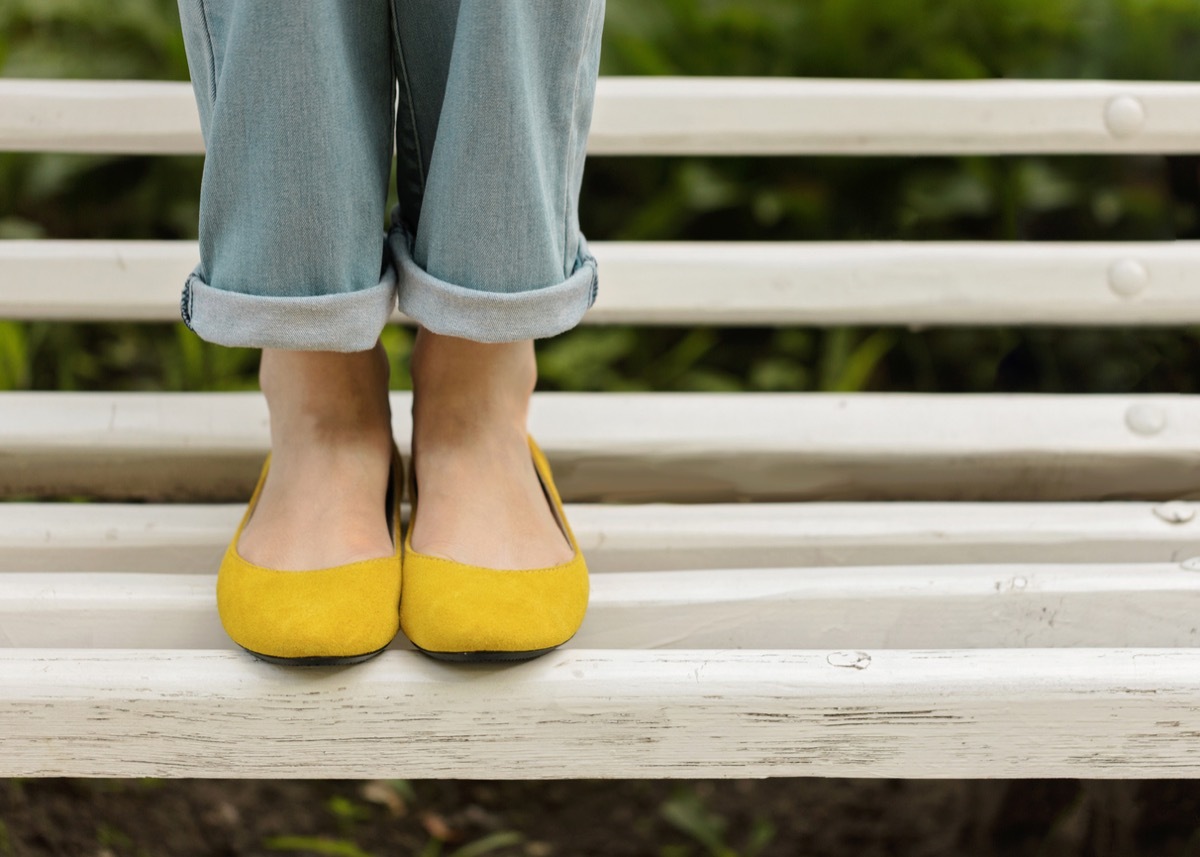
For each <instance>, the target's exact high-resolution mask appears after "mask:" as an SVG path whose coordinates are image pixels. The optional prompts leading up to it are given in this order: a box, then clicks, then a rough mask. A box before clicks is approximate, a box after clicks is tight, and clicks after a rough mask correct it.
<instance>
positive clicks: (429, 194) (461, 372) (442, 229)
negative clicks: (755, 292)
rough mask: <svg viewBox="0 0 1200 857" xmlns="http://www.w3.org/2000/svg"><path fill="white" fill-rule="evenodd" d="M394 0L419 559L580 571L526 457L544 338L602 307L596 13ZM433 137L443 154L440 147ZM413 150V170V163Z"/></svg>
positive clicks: (475, 0)
mask: <svg viewBox="0 0 1200 857" xmlns="http://www.w3.org/2000/svg"><path fill="white" fill-rule="evenodd" d="M436 8H437V9H438V10H441V13H442V14H450V13H449V12H447V11H446V10H448V9H449V10H452V12H453V14H454V16H455V30H454V36H453V40H452V42H450V43H445V42H443V43H442V44H440V45H436V44H435V45H431V44H430V43H429V42H428V41H427V40H426V39H425V38H424V37H423V33H424V32H426V31H427V29H428V27H427V24H426V22H425V21H423V20H422V16H423V15H424V14H428V13H429V9H430V3H429V0H396V3H395V9H396V16H395V21H396V25H397V31H396V38H397V50H396V57H397V76H398V78H399V80H400V104H399V117H398V120H397V135H398V137H397V148H398V150H399V151H400V153H401V163H400V165H399V169H400V174H399V185H400V186H399V196H400V206H399V207H398V209H397V210H396V211H395V212H393V216H392V221H393V229H392V232H391V234H390V236H389V245H390V246H391V248H392V252H393V258H394V259H395V264H396V267H397V270H398V278H399V279H398V298H399V303H400V308H401V309H402V310H403V311H404V312H405V313H407V314H408V315H409V316H411V317H412V318H414V319H415V320H416V321H417V322H418V323H419V324H420V329H419V330H418V336H417V341H416V346H415V349H414V353H413V365H412V369H413V389H414V399H413V442H412V449H413V463H414V467H415V470H416V473H417V474H418V477H419V482H420V484H419V493H420V496H421V503H422V514H421V516H420V518H419V521H418V524H417V526H416V527H415V528H414V531H413V533H412V543H413V547H414V549H415V550H419V551H422V552H425V553H430V554H433V555H437V556H441V557H446V558H452V559H455V560H458V561H460V562H466V563H473V564H477V565H482V566H487V567H491V568H501V569H503V568H509V569H515V568H530V567H542V566H549V565H554V564H556V563H559V562H563V561H565V560H566V559H569V558H570V556H571V550H570V547H569V545H568V544H567V542H566V539H565V538H564V535H563V533H562V532H561V530H560V529H559V527H558V525H557V523H556V522H555V520H554V517H553V515H552V513H551V510H550V509H549V508H548V505H547V503H546V498H545V496H544V494H543V493H542V489H541V486H540V483H539V482H538V478H537V474H536V473H535V471H534V468H533V465H532V463H531V461H530V457H529V448H528V445H527V443H526V434H525V431H526V430H525V425H526V417H527V412H528V407H529V399H530V393H531V392H532V390H533V387H534V384H535V381H536V374H537V370H536V364H535V362H534V350H533V340H534V339H535V338H541V337H547V336H552V335H555V334H557V333H561V332H563V331H565V330H567V329H569V328H571V327H573V326H574V325H575V324H577V323H578V321H579V319H580V318H581V317H582V315H583V313H584V312H585V311H586V310H587V309H588V307H590V306H591V304H592V302H593V301H594V299H595V294H596V283H597V280H596V265H595V260H594V258H592V256H591V255H590V253H588V251H587V244H586V240H585V239H584V237H583V235H582V234H581V232H580V230H579V221H578V194H579V186H580V183H581V180H582V174H583V165H584V150H585V146H586V140H587V133H588V129H589V126H590V121H591V109H592V100H593V95H594V88H595V80H596V71H597V67H598V62H599V48H600V32H601V27H602V21H603V13H604V4H603V2H602V0H590V2H577V0H537V2H532V0H531V2H521V3H516V2H508V0H504V2H491V0H462V2H461V3H444V2H442V3H439V4H438V5H437V6H436ZM435 139H436V146H434V145H433V140H435ZM406 151H408V152H410V153H411V154H410V156H409V158H408V159H407V160H405V159H404V153H405V152H406Z"/></svg>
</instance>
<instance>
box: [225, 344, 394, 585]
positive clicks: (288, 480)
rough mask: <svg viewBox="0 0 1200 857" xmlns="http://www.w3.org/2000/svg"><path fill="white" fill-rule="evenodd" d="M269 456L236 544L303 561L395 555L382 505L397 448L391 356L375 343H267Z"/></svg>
mask: <svg viewBox="0 0 1200 857" xmlns="http://www.w3.org/2000/svg"><path fill="white" fill-rule="evenodd" d="M259 383H260V385H261V386H262V390H263V394H264V395H265V396H266V399H267V406H268V407H269V409H270V412H271V466H270V469H269V470H268V473H267V481H266V484H264V485H263V490H262V494H261V495H260V496H259V498H258V503H257V505H256V506H255V509H254V512H253V514H252V515H251V517H250V520H249V521H248V522H247V524H246V528H245V529H244V530H243V531H242V536H241V539H240V540H239V542H238V552H239V553H240V554H241V555H242V557H243V558H245V559H246V560H247V561H249V562H252V563H255V564H256V565H261V566H265V567H267V568H273V569H280V570H288V571H304V570H308V569H318V568H329V567H332V566H336V565H342V564H344V563H348V562H356V561H358V560H364V559H373V558H375V557H385V556H391V555H393V554H394V553H395V548H394V547H393V545H392V534H391V518H390V515H389V513H388V510H387V509H386V508H385V507H384V501H385V500H386V498H387V487H388V474H389V471H390V467H391V456H392V428H391V409H390V406H389V404H388V399H387V389H388V361H387V354H386V353H385V352H384V349H383V346H382V345H381V344H380V343H378V342H377V343H376V344H375V347H374V348H373V349H371V350H369V351H359V352H354V353H341V352H335V351H279V350H273V349H265V350H264V351H263V355H262V363H261V365H260V368H259Z"/></svg>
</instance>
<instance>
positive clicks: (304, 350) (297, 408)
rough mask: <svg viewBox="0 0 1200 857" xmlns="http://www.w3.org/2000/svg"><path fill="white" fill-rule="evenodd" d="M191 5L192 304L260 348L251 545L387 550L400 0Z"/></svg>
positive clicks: (286, 551)
mask: <svg viewBox="0 0 1200 857" xmlns="http://www.w3.org/2000/svg"><path fill="white" fill-rule="evenodd" d="M179 7H180V14H181V20H182V22H183V27H184V36H185V44H186V46H187V51H188V60H189V64H190V67H191V72H192V80H193V85H194V88H195V92H196V99H197V104H198V106H199V109H200V117H201V125H202V129H203V132H204V136H205V143H206V148H207V157H206V161H205V170H204V178H203V186H202V195H201V212H200V254H201V262H200V264H199V266H198V267H197V268H196V270H195V272H193V274H192V275H191V276H190V277H189V278H188V281H187V283H186V284H185V287H184V293H183V298H182V302H181V313H182V315H183V318H184V320H185V322H186V323H187V324H188V325H189V326H190V327H191V328H192V329H193V330H194V331H195V332H196V333H197V334H198V335H200V336H201V337H202V338H204V339H206V340H208V341H210V342H215V343H218V344H221V345H230V346H244V347H256V348H262V349H264V351H263V358H262V364H261V367H260V380H261V383H262V388H263V392H264V394H265V396H266V399H267V404H268V407H269V410H270V413H271V444H272V460H271V470H270V474H269V478H268V479H267V482H266V484H265V486H264V490H263V494H262V497H261V498H260V501H259V503H258V504H257V506H256V507H255V511H254V514H253V516H252V518H251V520H250V522H249V523H248V525H247V527H246V528H245V530H244V532H243V533H242V537H241V541H240V544H239V549H240V551H241V553H242V554H243V555H244V556H245V558H246V559H247V560H249V561H251V562H255V563H258V564H261V565H264V566H267V567H270V568H278V569H290V570H304V569H311V568H321V567H327V566H331V565H336V564H340V563H343V562H351V561H354V560H359V559H366V558H369V557H375V556H386V555H388V554H390V553H391V550H392V545H391V536H390V532H389V527H388V520H387V518H386V516H385V515H383V514H380V510H381V509H383V505H384V498H385V492H386V489H387V475H388V468H389V461H390V444H391V425H390V414H389V412H388V406H387V361H386V359H385V357H384V355H383V353H382V349H381V347H380V346H379V344H378V336H379V332H380V330H381V329H382V327H383V325H384V324H385V322H386V320H387V317H388V315H389V314H390V312H391V310H392V308H393V306H394V295H395V278H394V273H393V269H392V266H391V264H390V260H388V259H385V257H384V252H383V250H384V243H383V224H384V210H385V206H386V195H387V181H388V174H389V169H390V162H391V131H392V121H393V114H392V92H393V81H392V76H391V74H390V64H389V59H390V51H391V44H390V39H389V35H388V34H389V15H390V12H389V7H388V3H387V0H361V2H354V3H344V2H340V0H306V2H304V3H298V4H288V5H286V6H282V5H280V4H273V3H257V2H239V0H180V3H179Z"/></svg>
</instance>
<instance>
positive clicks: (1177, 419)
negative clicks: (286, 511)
mask: <svg viewBox="0 0 1200 857" xmlns="http://www.w3.org/2000/svg"><path fill="white" fill-rule="evenodd" d="M410 408H411V396H410V394H409V393H404V392H396V393H393V394H392V413H393V417H394V422H393V432H394V435H395V437H396V438H397V440H398V442H399V443H400V444H401V449H402V451H406V450H407V447H408V438H409V436H410V434H411V425H410ZM529 425H530V430H531V431H532V433H533V435H534V437H536V438H537V439H538V442H539V443H540V444H541V445H542V447H543V448H544V449H545V450H546V451H547V454H548V455H549V457H550V459H551V462H552V463H553V464H554V466H555V479H556V481H557V483H558V484H559V487H560V488H561V489H562V491H563V493H564V495H565V496H566V497H568V498H569V499H571V500H574V501H578V500H597V499H603V500H621V501H633V502H643V501H647V500H655V499H657V500H689V501H699V500H703V501H721V500H732V499H738V500H740V499H749V498H757V499H767V500H789V499H790V500H796V499H837V500H844V499H860V498H875V499H921V500H937V499H942V500H946V499H996V500H1005V499H1024V500H1033V499H1036V500H1088V499H1159V500H1161V499H1175V498H1184V497H1197V496H1200V455H1197V451H1196V438H1197V437H1200V397H1192V396H1172V395H1155V396H1100V395H1086V396H1080V395H1074V396H1048V395H953V396H941V395H910V394H848V395H843V394H802V393H795V394H785V393H728V394H722V393H666V394H658V393H605V394H602V395H596V394H592V393H540V394H536V395H535V396H534V399H533V403H532V405H531V408H530V420H529ZM1139 425H1141V426H1142V428H1140V429H1139V428H1137V426H1139ZM1148 428H1150V429H1154V430H1153V431H1147V429H1148ZM268 443H269V431H268V417H267V409H266V405H265V402H264V401H263V399H262V397H261V395H259V394H258V393H170V394H158V393H153V394H152V393H43V392H33V393H28V392H9V393H3V394H0V449H2V450H4V454H3V455H0V492H2V493H3V494H4V495H7V496H9V497H13V496H14V495H21V494H23V493H34V494H38V495H41V496H47V495H52V494H55V493H57V494H62V493H67V492H69V493H90V494H94V495H97V496H104V497H114V498H115V497H122V496H124V497H146V498H162V497H172V498H175V499H181V500H186V499H194V498H197V497H203V498H206V499H224V500H228V501H230V502H234V501H243V500H244V499H245V498H246V497H248V496H249V491H250V490H251V489H252V488H253V483H254V481H255V479H256V478H257V476H258V472H259V469H260V467H261V465H262V458H263V456H264V455H265V453H266V450H267V447H268Z"/></svg>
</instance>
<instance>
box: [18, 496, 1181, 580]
mask: <svg viewBox="0 0 1200 857" xmlns="http://www.w3.org/2000/svg"><path fill="white" fill-rule="evenodd" d="M1196 508H1197V507H1196V506H1195V505H1194V504H1187V503H1172V504H1155V503H1122V502H1109V503H702V504H693V503H675V504H671V503H637V504H630V505H618V504H592V503H571V504H568V507H567V517H568V518H569V519H570V521H571V527H572V529H573V530H574V532H575V536H576V537H577V538H578V539H579V543H580V547H581V548H582V549H583V551H584V553H585V555H586V556H587V560H588V568H589V569H590V570H591V571H593V572H599V573H607V572H613V571H655V570H695V569H706V568H761V567H786V566H851V565H929V564H942V563H959V564H992V563H1014V562H1042V563H1047V562H1048V563H1082V562H1092V563H1095V562H1110V563H1111V562H1160V563H1162V562H1179V561H1182V560H1185V559H1189V558H1191V557H1196V556H1200V520H1197V518H1196ZM244 511H245V505H244V503H224V504H208V503H203V504H191V503H179V504H159V505H156V504H144V503H131V504H122V503H86V504H83V503H6V504H4V505H3V506H0V572H56V571H57V572H63V571H67V572H70V571H96V572H101V571H103V572H151V573H165V574H207V573H210V572H212V571H213V570H214V569H216V568H217V566H218V565H219V564H220V560H221V555H222V554H223V553H224V551H225V547H226V545H227V544H228V541H229V539H230V538H231V536H232V534H233V532H234V529H235V528H236V527H237V523H238V520H239V519H240V518H241V515H242V513H243V512H244Z"/></svg>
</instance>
